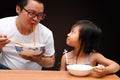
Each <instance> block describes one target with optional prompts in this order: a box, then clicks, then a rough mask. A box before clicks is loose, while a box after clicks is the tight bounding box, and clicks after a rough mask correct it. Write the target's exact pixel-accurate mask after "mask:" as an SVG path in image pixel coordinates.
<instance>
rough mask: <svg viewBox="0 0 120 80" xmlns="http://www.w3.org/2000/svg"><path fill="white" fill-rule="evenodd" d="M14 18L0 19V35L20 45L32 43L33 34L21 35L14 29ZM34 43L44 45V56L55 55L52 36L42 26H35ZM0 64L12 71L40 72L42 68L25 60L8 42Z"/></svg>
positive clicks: (3, 50) (12, 44) (48, 30)
mask: <svg viewBox="0 0 120 80" xmlns="http://www.w3.org/2000/svg"><path fill="white" fill-rule="evenodd" d="M16 17H17V16H13V17H7V18H3V19H0V34H5V35H7V36H8V38H9V39H11V40H14V41H18V42H20V43H33V36H34V33H31V34H29V35H27V36H26V35H22V34H20V33H19V31H18V30H17V27H16ZM35 31H36V32H35V33H36V42H37V43H40V44H41V43H42V44H45V49H46V53H45V54H44V56H52V55H54V53H55V49H54V39H53V34H52V31H51V30H50V29H48V28H47V27H45V26H44V25H42V24H40V23H39V24H38V25H36V28H35ZM0 63H1V64H3V65H5V66H7V67H9V68H11V69H13V70H41V69H42V66H40V65H39V64H37V63H36V62H32V61H30V60H25V59H23V58H22V57H21V56H19V53H18V52H17V51H16V49H15V44H14V43H12V42H10V43H8V44H7V45H5V47H3V49H2V59H1V61H0Z"/></svg>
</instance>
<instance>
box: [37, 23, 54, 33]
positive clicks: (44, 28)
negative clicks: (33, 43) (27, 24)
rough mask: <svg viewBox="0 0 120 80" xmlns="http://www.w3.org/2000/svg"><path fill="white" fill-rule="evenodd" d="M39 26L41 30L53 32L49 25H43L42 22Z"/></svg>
mask: <svg viewBox="0 0 120 80" xmlns="http://www.w3.org/2000/svg"><path fill="white" fill-rule="evenodd" d="M38 28H39V29H40V30H43V31H46V32H52V30H50V29H49V28H48V27H46V26H45V25H43V24H41V23H39V24H38Z"/></svg>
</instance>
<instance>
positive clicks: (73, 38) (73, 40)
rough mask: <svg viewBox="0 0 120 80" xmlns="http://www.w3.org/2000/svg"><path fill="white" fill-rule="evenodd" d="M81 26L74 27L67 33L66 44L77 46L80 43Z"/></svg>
mask: <svg viewBox="0 0 120 80" xmlns="http://www.w3.org/2000/svg"><path fill="white" fill-rule="evenodd" d="M79 33H80V26H75V27H72V29H71V31H70V33H68V34H67V40H66V44H67V45H69V46H71V47H77V46H79V45H80V40H79Z"/></svg>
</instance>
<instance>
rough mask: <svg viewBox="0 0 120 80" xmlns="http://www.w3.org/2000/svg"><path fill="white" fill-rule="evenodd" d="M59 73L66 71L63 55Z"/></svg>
mask: <svg viewBox="0 0 120 80" xmlns="http://www.w3.org/2000/svg"><path fill="white" fill-rule="evenodd" d="M60 71H66V57H65V54H64V55H63V56H62V58H61V66H60Z"/></svg>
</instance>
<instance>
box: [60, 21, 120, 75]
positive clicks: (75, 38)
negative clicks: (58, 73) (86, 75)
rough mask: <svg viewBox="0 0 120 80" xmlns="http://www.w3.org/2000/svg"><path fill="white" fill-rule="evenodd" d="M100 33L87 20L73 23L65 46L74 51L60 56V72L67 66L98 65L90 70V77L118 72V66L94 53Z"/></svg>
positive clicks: (97, 28)
mask: <svg viewBox="0 0 120 80" xmlns="http://www.w3.org/2000/svg"><path fill="white" fill-rule="evenodd" d="M101 33H102V31H101V29H100V28H99V27H97V26H96V25H95V24H94V23H93V22H91V21H89V20H80V21H78V22H77V23H75V24H74V25H73V26H72V29H71V32H70V33H69V34H68V35H67V40H66V44H67V45H69V46H71V47H73V48H74V49H73V50H72V51H70V52H67V53H65V54H64V55H63V56H62V59H61V67H60V70H67V69H66V66H67V65H69V64H87V65H91V66H96V65H97V64H99V65H97V66H96V68H95V69H94V70H91V76H94V77H102V76H105V75H107V74H112V73H116V72H117V71H119V69H120V66H119V64H117V63H116V62H115V61H112V60H110V59H107V58H106V57H104V56H103V55H102V54H100V53H99V52H97V51H96V49H97V44H98V42H99V38H100V36H101Z"/></svg>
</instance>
